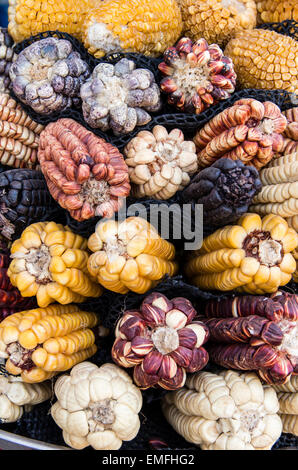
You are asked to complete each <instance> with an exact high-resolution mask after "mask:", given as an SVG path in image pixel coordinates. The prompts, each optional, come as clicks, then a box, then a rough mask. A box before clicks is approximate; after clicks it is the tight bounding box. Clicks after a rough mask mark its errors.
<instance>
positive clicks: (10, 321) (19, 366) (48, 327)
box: [0, 304, 98, 383]
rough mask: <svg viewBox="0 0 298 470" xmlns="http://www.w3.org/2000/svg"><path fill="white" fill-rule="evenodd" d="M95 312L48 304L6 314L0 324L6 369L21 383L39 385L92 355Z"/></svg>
mask: <svg viewBox="0 0 298 470" xmlns="http://www.w3.org/2000/svg"><path fill="white" fill-rule="evenodd" d="M97 323H98V318H97V315H96V314H95V313H90V312H84V311H81V310H79V307H78V306H77V305H58V304H55V305H52V306H50V307H47V308H37V309H34V310H27V311H23V312H19V313H15V314H13V315H10V316H9V317H7V318H5V319H4V320H2V322H1V323H0V351H1V356H2V357H4V358H5V359H6V364H5V367H6V370H7V371H8V372H9V373H10V374H13V375H18V376H19V375H20V376H21V379H22V380H23V381H24V382H31V383H36V382H43V381H44V380H46V379H49V378H51V377H53V375H55V374H56V373H57V372H61V371H64V370H67V369H70V368H71V367H73V366H74V365H75V364H77V363H78V362H82V361H84V360H85V359H87V358H88V357H90V356H92V355H93V354H94V353H95V352H96V349H97V347H96V346H95V344H94V343H95V335H94V333H93V331H92V330H91V328H93V327H95V326H96V325H97Z"/></svg>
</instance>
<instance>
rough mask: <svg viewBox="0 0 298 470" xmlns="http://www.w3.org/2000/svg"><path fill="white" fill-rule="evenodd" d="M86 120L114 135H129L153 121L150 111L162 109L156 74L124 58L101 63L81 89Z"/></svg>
mask: <svg viewBox="0 0 298 470" xmlns="http://www.w3.org/2000/svg"><path fill="white" fill-rule="evenodd" d="M81 98H82V102H83V104H82V110H83V115H84V119H85V121H86V122H87V123H88V124H89V125H90V126H91V127H92V128H98V129H101V130H102V131H107V130H109V129H112V130H113V132H114V134H115V135H121V134H128V133H129V132H131V131H133V130H134V128H135V127H136V126H143V125H145V124H147V123H148V122H149V121H151V115H150V114H149V113H150V112H155V111H159V109H160V108H161V100H160V91H159V87H158V85H157V83H156V82H155V78H154V74H153V72H152V71H151V70H149V69H147V68H136V64H135V62H134V61H133V60H129V59H127V58H123V59H120V60H118V62H117V63H116V64H115V65H113V64H109V63H105V62H101V63H99V64H98V65H97V66H96V67H95V68H94V70H93V72H92V76H91V77H90V79H88V80H87V81H86V82H85V83H84V84H83V85H82V88H81Z"/></svg>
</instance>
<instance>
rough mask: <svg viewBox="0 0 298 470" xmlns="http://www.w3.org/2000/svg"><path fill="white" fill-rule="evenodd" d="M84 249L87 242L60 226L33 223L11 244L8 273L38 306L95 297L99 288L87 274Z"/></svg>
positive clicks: (25, 295)
mask: <svg viewBox="0 0 298 470" xmlns="http://www.w3.org/2000/svg"><path fill="white" fill-rule="evenodd" d="M86 248H87V240H86V239H84V238H83V237H81V236H80V235H75V234H74V233H72V232H71V231H70V230H69V229H68V228H67V227H63V226H62V225H61V224H56V223H55V222H39V223H36V224H32V225H30V226H29V227H27V228H26V229H25V230H24V231H23V233H22V235H21V238H20V239H18V240H16V241H15V242H14V243H13V244H12V246H11V257H12V258H13V260H12V262H11V264H10V266H9V268H8V271H7V274H8V276H9V277H10V280H11V283H12V284H13V285H14V286H17V287H18V289H19V290H20V291H21V293H22V296H23V297H31V296H36V299H37V303H38V305H39V306H40V307H47V306H48V305H49V304H50V303H52V302H55V301H56V302H59V303H61V304H68V303H72V302H82V301H83V300H84V299H85V298H86V297H98V296H100V295H101V293H102V289H101V287H100V286H98V284H97V283H95V282H94V281H93V280H92V279H91V276H90V274H89V272H88V268H87V262H88V252H87V251H86Z"/></svg>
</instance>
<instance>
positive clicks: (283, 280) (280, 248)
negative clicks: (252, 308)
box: [186, 214, 298, 294]
mask: <svg viewBox="0 0 298 470" xmlns="http://www.w3.org/2000/svg"><path fill="white" fill-rule="evenodd" d="M297 245H298V235H297V233H296V232H295V230H293V229H292V228H289V226H288V224H287V222H286V221H285V220H284V219H283V218H282V217H280V216H278V215H274V214H268V215H267V216H265V217H264V218H263V219H261V217H260V216H259V215H258V214H244V215H243V216H242V217H241V218H240V219H239V220H238V222H237V224H236V225H227V226H226V227H224V228H222V229H218V230H217V231H216V232H214V233H213V234H211V235H209V236H208V237H206V238H205V239H204V240H203V244H202V247H201V248H200V249H199V250H197V251H196V252H195V253H194V255H195V256H193V257H192V259H190V260H189V261H188V263H187V266H186V275H187V276H188V277H189V278H190V279H191V281H192V282H193V283H194V284H195V285H197V286H198V287H200V288H202V289H207V290H210V289H211V290H212V289H218V290H222V291H229V290H233V289H235V290H237V291H239V292H248V293H251V294H264V293H267V292H276V291H277V290H278V288H279V286H283V285H285V284H287V283H288V282H289V281H290V280H291V278H292V274H293V272H294V271H295V268H296V263H295V259H294V257H293V256H292V255H291V252H292V251H293V250H294V249H295V248H296V247H297Z"/></svg>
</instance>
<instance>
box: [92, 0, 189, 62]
mask: <svg viewBox="0 0 298 470" xmlns="http://www.w3.org/2000/svg"><path fill="white" fill-rule="evenodd" d="M181 31H182V18H181V13H180V9H179V7H178V5H177V3H176V0H143V1H139V0H125V1H120V0H106V1H105V2H100V3H99V5H97V6H96V8H94V9H93V10H91V11H90V12H89V13H87V15H86V19H85V22H84V26H83V40H84V45H85V47H86V48H87V49H88V52H89V53H90V54H93V55H94V56H95V57H98V58H100V57H103V56H104V55H105V54H108V53H113V52H121V51H124V52H139V53H141V54H144V55H149V56H159V55H160V54H162V53H163V52H164V50H165V49H166V48H167V47H169V46H171V45H172V44H174V43H175V42H176V41H177V39H178V38H179V36H180V34H181Z"/></svg>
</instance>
